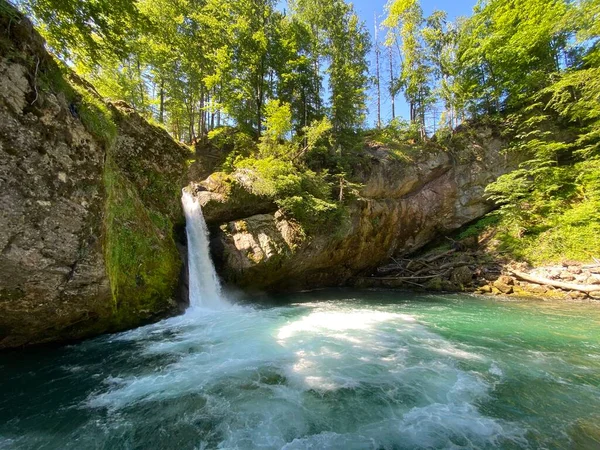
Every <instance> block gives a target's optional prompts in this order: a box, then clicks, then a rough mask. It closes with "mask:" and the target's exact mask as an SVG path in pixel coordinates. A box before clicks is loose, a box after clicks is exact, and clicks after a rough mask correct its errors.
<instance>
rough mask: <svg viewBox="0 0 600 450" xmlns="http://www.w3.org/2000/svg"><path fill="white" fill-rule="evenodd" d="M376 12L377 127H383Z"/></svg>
mask: <svg viewBox="0 0 600 450" xmlns="http://www.w3.org/2000/svg"><path fill="white" fill-rule="evenodd" d="M378 31H379V30H378V28H377V13H375V77H376V83H377V128H381V76H380V72H379V33H378Z"/></svg>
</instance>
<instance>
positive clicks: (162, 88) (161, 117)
mask: <svg viewBox="0 0 600 450" xmlns="http://www.w3.org/2000/svg"><path fill="white" fill-rule="evenodd" d="M158 121H159V122H160V123H165V81H164V80H163V79H162V77H161V79H160V109H159V111H158Z"/></svg>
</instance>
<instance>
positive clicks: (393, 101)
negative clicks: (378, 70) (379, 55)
mask: <svg viewBox="0 0 600 450" xmlns="http://www.w3.org/2000/svg"><path fill="white" fill-rule="evenodd" d="M389 56H390V97H391V98H392V120H393V119H395V118H396V96H395V95H394V59H393V53H392V47H391V46H390V47H389Z"/></svg>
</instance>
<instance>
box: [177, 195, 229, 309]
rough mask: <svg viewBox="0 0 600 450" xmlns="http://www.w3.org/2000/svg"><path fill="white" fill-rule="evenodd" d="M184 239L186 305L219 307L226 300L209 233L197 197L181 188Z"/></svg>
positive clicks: (192, 307) (192, 306)
mask: <svg viewBox="0 0 600 450" xmlns="http://www.w3.org/2000/svg"><path fill="white" fill-rule="evenodd" d="M181 203H182V204H183V210H184V212H185V220H186V226H185V229H186V233H187V241H188V271H189V291H190V309H198V308H201V309H223V308H225V307H227V305H228V303H227V302H226V301H225V299H224V298H223V297H222V295H221V285H220V283H219V278H218V277H217V272H216V271H215V266H214V265H213V262H212V260H211V258H210V251H209V234H208V228H207V227H206V222H205V221H204V216H203V214H202V207H201V206H200V204H199V202H198V199H197V198H196V197H194V196H193V195H191V194H189V193H188V192H186V191H185V190H184V191H183V195H182V197H181Z"/></svg>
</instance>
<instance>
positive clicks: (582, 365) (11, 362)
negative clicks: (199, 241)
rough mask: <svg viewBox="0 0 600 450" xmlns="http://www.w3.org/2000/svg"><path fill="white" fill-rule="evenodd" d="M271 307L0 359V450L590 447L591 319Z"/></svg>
mask: <svg viewBox="0 0 600 450" xmlns="http://www.w3.org/2000/svg"><path fill="white" fill-rule="evenodd" d="M272 300H273V301H275V302H276V304H272V305H270V306H260V307H259V306H252V305H249V304H245V305H237V306H230V307H228V308H224V309H221V310H217V311H208V310H202V309H197V308H192V309H190V310H189V311H188V313H186V314H185V315H182V316H179V317H174V318H171V319H168V320H164V321H162V322H160V323H157V324H153V325H149V326H146V327H142V328H138V329H135V330H132V331H128V332H124V333H120V334H115V335H108V336H103V337H100V338H96V339H93V340H89V341H85V342H82V343H79V344H76V345H70V346H66V347H62V348H57V349H38V350H30V351H20V352H15V353H11V354H4V355H2V356H0V373H2V377H1V379H0V389H1V392H2V396H1V397H0V398H1V399H0V448H1V449H212V448H227V449H233V448H236V449H413V448H449V449H450V448H452V449H455V448H475V449H486V448H502V449H511V448H519V449H520V448H532V449H534V448H535V449H537V448H549V449H557V448H574V449H579V448H581V449H587V448H599V446H600V441H599V439H600V307H598V305H597V304H592V303H574V302H541V301H533V300H512V299H511V300H502V299H489V298H482V297H476V296H466V295H416V294H410V293H401V292H393V291H354V290H325V291H313V292H307V293H301V294H295V295H289V296H285V297H279V298H276V299H272Z"/></svg>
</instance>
